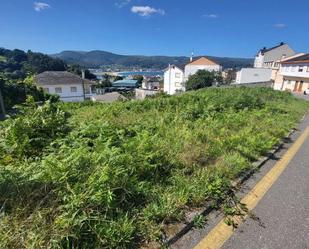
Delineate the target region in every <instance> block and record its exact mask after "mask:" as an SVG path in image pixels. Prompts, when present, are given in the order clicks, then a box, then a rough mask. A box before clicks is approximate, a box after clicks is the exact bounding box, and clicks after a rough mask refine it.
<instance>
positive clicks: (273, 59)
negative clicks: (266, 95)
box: [236, 42, 295, 84]
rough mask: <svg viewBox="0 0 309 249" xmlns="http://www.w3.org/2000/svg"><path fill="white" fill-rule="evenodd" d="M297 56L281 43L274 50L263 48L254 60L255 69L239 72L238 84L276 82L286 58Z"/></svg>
mask: <svg viewBox="0 0 309 249" xmlns="http://www.w3.org/2000/svg"><path fill="white" fill-rule="evenodd" d="M293 55H295V51H294V50H293V49H291V48H290V46H289V45H288V44H285V43H283V42H281V43H280V44H279V45H277V46H275V47H272V48H266V47H264V48H262V49H260V50H259V51H258V53H257V54H256V56H255V59H254V68H243V69H241V70H240V71H238V72H237V76H236V84H243V83H259V82H274V81H275V79H276V77H277V73H278V70H279V67H280V62H281V61H282V60H284V59H285V58H288V57H290V56H293Z"/></svg>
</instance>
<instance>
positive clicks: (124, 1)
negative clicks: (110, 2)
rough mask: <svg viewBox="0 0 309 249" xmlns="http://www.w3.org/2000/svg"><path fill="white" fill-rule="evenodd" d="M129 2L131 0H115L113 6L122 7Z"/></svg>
mask: <svg viewBox="0 0 309 249" xmlns="http://www.w3.org/2000/svg"><path fill="white" fill-rule="evenodd" d="M130 2H131V0H122V1H117V2H116V3H115V6H116V7H117V8H123V7H124V6H126V5H128V4H129V3H130Z"/></svg>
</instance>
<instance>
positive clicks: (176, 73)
mask: <svg viewBox="0 0 309 249" xmlns="http://www.w3.org/2000/svg"><path fill="white" fill-rule="evenodd" d="M163 90H164V92H165V93H167V94H170V95H173V94H176V93H177V92H183V91H185V86H184V71H183V70H182V69H181V68H180V67H177V66H175V65H169V66H168V68H166V69H165V70H164V89H163Z"/></svg>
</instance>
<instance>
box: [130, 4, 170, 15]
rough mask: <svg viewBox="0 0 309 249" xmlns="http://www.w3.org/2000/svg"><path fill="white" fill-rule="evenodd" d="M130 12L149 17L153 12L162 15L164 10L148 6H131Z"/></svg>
mask: <svg viewBox="0 0 309 249" xmlns="http://www.w3.org/2000/svg"><path fill="white" fill-rule="evenodd" d="M131 12H133V13H135V14H138V15H140V16H144V17H149V16H151V15H153V14H159V15H162V16H164V15H165V11H164V10H162V9H155V8H152V7H149V6H133V7H132V8H131Z"/></svg>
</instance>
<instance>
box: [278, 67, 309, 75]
mask: <svg viewBox="0 0 309 249" xmlns="http://www.w3.org/2000/svg"><path fill="white" fill-rule="evenodd" d="M280 74H281V75H283V76H289V77H298V78H309V63H307V64H282V65H281V68H280Z"/></svg>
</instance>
